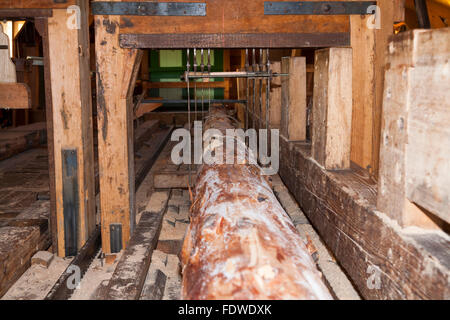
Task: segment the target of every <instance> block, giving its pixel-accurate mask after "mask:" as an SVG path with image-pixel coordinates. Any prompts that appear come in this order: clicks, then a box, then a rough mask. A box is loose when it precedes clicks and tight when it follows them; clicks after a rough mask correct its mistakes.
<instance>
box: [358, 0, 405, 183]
mask: <svg viewBox="0 0 450 320" xmlns="http://www.w3.org/2000/svg"><path fill="white" fill-rule="evenodd" d="M394 2H395V3H398V2H399V1H398V0H386V1H379V2H378V7H379V10H378V12H377V15H376V16H373V15H365V16H359V15H352V16H350V34H351V40H350V41H351V46H352V49H353V79H355V83H354V85H353V119H352V148H351V149H352V151H351V160H352V161H353V162H355V163H356V164H358V165H359V166H360V167H362V168H367V169H369V171H370V172H371V173H373V174H374V175H376V172H377V170H378V159H379V147H380V128H381V106H382V97H383V86H384V67H385V59H386V54H385V51H386V48H387V44H388V38H389V36H390V35H392V34H393V24H394V15H395V16H396V17H399V16H401V10H399V9H398V8H396V7H395V5H394ZM358 79H364V81H359V80H358Z"/></svg>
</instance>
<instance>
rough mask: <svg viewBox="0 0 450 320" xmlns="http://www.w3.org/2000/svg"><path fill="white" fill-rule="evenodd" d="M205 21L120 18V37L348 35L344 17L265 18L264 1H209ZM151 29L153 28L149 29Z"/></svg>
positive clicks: (197, 19)
mask: <svg viewBox="0 0 450 320" xmlns="http://www.w3.org/2000/svg"><path fill="white" fill-rule="evenodd" d="M180 2H183V1H180ZM206 14H207V15H206V17H188V18H186V17H184V18H183V17H179V18H178V17H177V18H173V17H157V16H147V17H140V16H133V17H130V16H122V17H121V20H120V29H121V30H120V33H122V34H127V33H131V34H133V33H135V34H171V33H178V34H186V33H191V34H192V33H197V34H214V33H221V34H227V33H228V34H239V33H242V34H246V33H254V34H255V33H257V34H265V33H314V32H325V33H326V32H328V33H333V32H348V31H349V23H348V17H345V16H298V15H297V16H296V15H282V16H267V15H266V16H265V15H264V0H253V1H247V2H242V1H240V0H228V1H222V0H210V1H208V3H207V13H206ZM149 25H152V28H150V29H149V28H148V26H149Z"/></svg>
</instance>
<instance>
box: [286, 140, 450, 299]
mask: <svg viewBox="0 0 450 320" xmlns="http://www.w3.org/2000/svg"><path fill="white" fill-rule="evenodd" d="M310 148H311V147H310V145H309V144H307V143H292V142H288V141H286V140H285V139H284V138H283V137H280V158H281V159H293V160H292V161H281V162H280V176H281V178H282V179H283V182H284V183H285V184H286V185H287V187H288V188H289V191H290V192H291V193H292V194H293V195H294V197H295V198H296V200H297V201H298V202H299V204H300V206H301V208H302V209H303V211H304V212H305V214H306V215H307V217H308V219H309V220H310V221H311V223H312V224H313V225H314V228H315V229H316V230H317V232H318V233H319V234H320V236H321V239H323V241H324V242H325V243H326V245H327V247H328V248H329V249H330V250H331V252H332V253H333V255H334V256H335V257H336V260H337V261H338V262H339V265H340V266H342V267H343V268H344V269H345V271H346V274H347V275H348V276H349V277H350V278H351V280H352V283H353V284H354V285H355V286H356V288H357V289H358V292H359V293H360V294H361V295H362V297H364V298H365V299H437V300H439V299H446V298H447V297H448V296H449V295H450V287H449V286H448V279H449V277H450V268H449V265H448V261H449V255H448V252H449V249H448V248H449V242H448V237H446V236H445V235H443V234H439V233H434V232H432V233H425V232H424V233H422V232H414V231H412V230H411V232H407V231H406V230H401V229H400V228H399V227H398V225H397V224H396V223H395V222H394V221H392V220H391V219H389V217H388V216H387V215H386V214H384V213H382V212H380V211H379V210H376V209H375V204H376V197H377V187H376V184H375V183H374V182H373V180H372V179H370V177H369V176H368V175H367V173H366V174H365V172H364V171H363V170H360V169H352V170H342V171H337V172H336V171H327V170H325V169H323V168H321V167H320V166H319V165H317V163H316V162H315V161H314V160H313V159H312V158H311V150H310ZM425 270H426V271H425Z"/></svg>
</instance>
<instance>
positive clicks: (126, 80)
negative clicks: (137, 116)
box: [94, 16, 142, 254]
mask: <svg viewBox="0 0 450 320" xmlns="http://www.w3.org/2000/svg"><path fill="white" fill-rule="evenodd" d="M94 19H95V48H96V59H97V113H98V152H99V171H100V207H101V222H102V223H101V224H102V249H103V252H104V253H106V254H109V253H115V252H117V251H120V250H121V249H123V248H125V247H126V245H127V243H128V240H129V239H130V235H131V233H132V232H133V229H134V226H135V192H134V190H135V182H134V179H135V174H134V150H133V119H134V115H133V104H132V95H133V89H134V85H135V81H136V77H137V74H138V70H139V66H140V63H141V58H142V51H140V50H134V49H122V48H120V46H119V20H120V17H119V16H95V17H94ZM113 229H114V230H119V231H117V233H116V231H115V232H113V233H111V230H113ZM117 237H120V238H121V241H120V243H121V244H120V245H118V246H116V245H112V244H113V243H116V244H117V243H118V239H116V238H117Z"/></svg>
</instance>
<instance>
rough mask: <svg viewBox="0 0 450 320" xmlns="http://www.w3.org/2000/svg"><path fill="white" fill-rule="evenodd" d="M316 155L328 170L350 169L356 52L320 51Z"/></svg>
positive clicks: (316, 85) (315, 110) (315, 113)
mask: <svg viewBox="0 0 450 320" xmlns="http://www.w3.org/2000/svg"><path fill="white" fill-rule="evenodd" d="M314 68H315V73H314V106H313V113H312V118H313V124H312V154H313V157H314V159H315V160H316V161H317V162H318V163H320V164H321V165H322V166H324V168H325V169H347V168H349V167H350V142H351V119H352V70H351V68H352V49H351V48H329V49H322V50H318V51H316V56H315V63H314Z"/></svg>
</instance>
